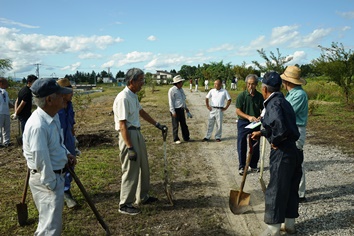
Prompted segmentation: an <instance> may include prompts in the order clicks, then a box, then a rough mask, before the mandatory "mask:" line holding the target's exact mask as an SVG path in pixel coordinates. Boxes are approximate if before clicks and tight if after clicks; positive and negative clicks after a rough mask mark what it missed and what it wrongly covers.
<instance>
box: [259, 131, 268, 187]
mask: <svg viewBox="0 0 354 236" xmlns="http://www.w3.org/2000/svg"><path fill="white" fill-rule="evenodd" d="M261 139H262V152H261V167H260V170H259V182H260V183H261V187H262V192H263V193H265V191H266V188H267V187H266V184H265V182H264V180H263V170H264V155H265V149H266V138H265V137H261Z"/></svg>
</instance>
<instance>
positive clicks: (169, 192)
mask: <svg viewBox="0 0 354 236" xmlns="http://www.w3.org/2000/svg"><path fill="white" fill-rule="evenodd" d="M166 137H167V128H166V129H164V130H162V138H163V152H164V158H163V159H164V182H163V186H164V189H165V193H166V196H167V199H168V201H169V202H170V204H171V205H172V206H173V197H172V190H171V185H170V183H169V179H168V171H167V155H166Z"/></svg>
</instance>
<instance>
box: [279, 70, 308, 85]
mask: <svg viewBox="0 0 354 236" xmlns="http://www.w3.org/2000/svg"><path fill="white" fill-rule="evenodd" d="M300 75H301V69H300V68H299V67H297V66H288V67H287V68H286V69H285V71H284V73H283V74H281V75H280V77H281V78H282V79H283V80H285V81H288V82H290V83H292V84H296V85H305V84H306V83H307V82H306V80H304V79H303V78H300Z"/></svg>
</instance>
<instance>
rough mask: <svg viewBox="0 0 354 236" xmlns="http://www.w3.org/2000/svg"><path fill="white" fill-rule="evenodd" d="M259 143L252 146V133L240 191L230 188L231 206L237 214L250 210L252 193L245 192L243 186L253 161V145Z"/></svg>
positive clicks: (249, 138)
mask: <svg viewBox="0 0 354 236" xmlns="http://www.w3.org/2000/svg"><path fill="white" fill-rule="evenodd" d="M257 143H258V142H256V143H255V144H254V145H253V146H252V140H251V135H248V145H249V152H248V155H247V160H246V166H245V169H244V172H243V176H242V181H241V186H240V190H239V191H236V190H232V189H231V190H230V198H229V206H230V210H231V212H232V213H234V214H235V215H237V214H242V213H244V212H246V211H247V210H248V206H249V204H250V198H251V194H249V193H246V192H243V187H244V186H245V182H246V177H247V171H248V166H249V164H250V162H251V158H252V151H253V147H254V146H256V145H257Z"/></svg>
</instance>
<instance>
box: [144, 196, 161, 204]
mask: <svg viewBox="0 0 354 236" xmlns="http://www.w3.org/2000/svg"><path fill="white" fill-rule="evenodd" d="M158 200H159V199H158V198H156V197H149V198H148V199H146V200H145V201H144V202H142V203H141V204H143V205H146V204H150V203H153V202H157V201H158Z"/></svg>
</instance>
